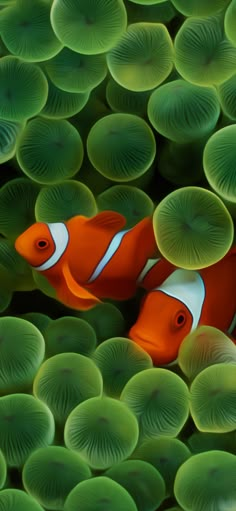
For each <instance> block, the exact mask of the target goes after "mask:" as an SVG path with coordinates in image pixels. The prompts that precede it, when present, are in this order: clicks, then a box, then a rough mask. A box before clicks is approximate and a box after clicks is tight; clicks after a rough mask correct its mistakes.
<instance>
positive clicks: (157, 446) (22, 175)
mask: <svg viewBox="0 0 236 511" xmlns="http://www.w3.org/2000/svg"><path fill="white" fill-rule="evenodd" d="M235 27H236V0H0V510H1V511H46V510H47V511H49V510H52V511H78V510H79V511H111V510H112V511H157V510H160V511H165V510H167V511H168V510H169V511H208V510H209V511H235V509H236V461H235V455H236V448H235V445H236V405H235V403H236V341H235V338H236V332H235V330H233V328H232V329H231V330H230V333H229V332H226V331H225V330H224V331H223V330H222V331H221V330H219V329H217V328H215V327H213V326H211V325H205V324H201V325H200V326H196V328H194V329H193V330H192V331H191V332H188V333H187V335H185V337H184V339H183V341H182V342H181V345H180V348H179V351H178V357H177V358H176V360H173V361H172V362H171V363H170V364H169V365H166V366H161V367H160V366H158V365H157V364H154V362H153V360H152V358H151V357H150V355H149V354H148V353H147V352H146V351H145V349H144V348H143V347H142V348H141V347H140V346H139V344H138V343H136V342H133V341H132V340H131V339H129V338H128V332H129V330H130V328H131V327H132V325H134V324H135V322H136V321H137V318H138V315H139V310H140V304H142V303H145V302H143V299H144V300H145V289H144V288H143V289H142V288H140V287H138V286H137V288H136V293H135V294H134V295H133V296H132V297H131V298H130V299H129V300H125V301H118V300H114V299H113V298H112V299H111V297H109V296H107V297H106V299H104V300H102V301H101V302H100V303H99V304H98V305H96V306H94V307H92V308H90V309H88V310H76V309H72V308H71V307H70V306H67V305H66V300H65V303H62V302H61V301H60V300H59V298H58V296H57V294H56V288H57V287H59V288H61V286H62V285H63V282H62V280H61V276H60V277H59V276H58V273H57V268H58V267H57V266H55V267H54V270H55V273H54V274H53V278H52V279H51V281H50V282H49V280H47V278H46V277H47V274H42V273H41V272H40V271H37V268H36V267H37V264H32V265H31V264H29V263H27V261H26V259H24V258H23V257H22V256H20V254H19V253H18V251H17V250H16V248H15V241H16V239H17V238H18V237H19V236H20V235H21V234H22V233H23V232H24V231H26V230H27V229H28V228H29V227H30V226H31V225H32V224H34V223H35V222H38V223H39V224H40V223H48V224H49V225H54V226H55V224H58V223H63V222H68V221H70V219H72V218H73V217H75V216H82V217H87V218H89V219H92V218H93V217H95V216H96V215H97V214H98V213H102V212H104V211H107V210H109V211H111V212H115V213H118V214H120V215H123V216H124V217H125V220H126V223H125V225H124V226H123V227H122V230H123V229H124V230H130V229H132V228H133V227H135V226H136V225H137V224H138V223H139V222H140V221H142V220H143V219H145V218H146V217H149V218H151V222H150V232H151V230H152V229H153V232H152V233H151V235H152V239H153V240H154V243H155V245H156V247H155V249H154V252H153V255H152V259H155V258H158V259H159V258H161V259H163V258H165V259H166V260H167V261H168V262H169V263H171V264H173V265H174V266H176V267H177V268H182V269H184V270H186V271H189V270H190V271H191V270H195V271H198V270H201V269H204V270H205V271H207V268H208V267H209V266H211V265H213V264H215V263H217V262H219V261H221V260H222V259H223V258H224V257H225V256H226V255H227V253H228V251H229V250H230V249H231V248H232V247H233V246H234V245H235V229H234V224H235V219H236V170H235V169H236V167H235V159H236V143H235V142H236V124H235V121H236V99H235V98H236V73H235V70H236V67H235V65H236V29H235ZM103 218H104V217H103ZM55 229H56V228H55ZM58 232H59V231H58ZM150 232H149V234H150ZM77 237H78V238H77V239H78V243H79V240H80V239H81V238H80V232H79V229H78V233H77ZM118 237H119V233H118ZM117 239H118V238H116V240H117ZM59 241H60V242H61V241H62V238H61V237H60V236H59ZM110 241H111V245H109V246H107V249H108V254H109V253H110V252H109V250H110V251H111V249H112V248H113V247H114V241H113V242H112V240H110ZM147 241H148V240H147V238H146V237H145V236H143V237H142V238H141V237H140V238H139V240H138V243H137V246H136V247H135V250H134V251H133V253H132V257H131V260H130V261H128V260H127V258H126V260H125V261H124V260H123V259H122V260H120V259H118V258H117V261H118V262H117V268H119V269H120V268H122V264H123V263H125V264H126V263H127V264H130V268H131V269H133V268H132V267H133V266H134V265H135V264H136V260H137V261H139V256H141V255H142V251H143V250H144V249H146V246H147ZM68 242H69V243H71V239H69V240H68ZM87 242H88V245H90V246H89V250H88V254H86V257H87V259H88V261H91V260H93V258H94V257H95V254H96V253H99V257H103V255H104V251H103V248H102V247H100V242H101V239H100V236H95V235H94V236H93V237H92V236H91V238H89V240H86V243H87ZM81 243H82V244H83V240H82V241H81ZM122 243H123V241H122ZM125 243H126V241H125V239H124V245H122V247H123V246H126V245H125ZM70 246H71V245H70ZM53 248H54V249H56V248H57V247H56V246H55V247H53ZM56 253H57V252H56ZM27 255H28V253H27V254H26V256H27ZM117 255H118V256H119V247H118V249H117V253H116V256H117ZM63 257H64V259H63V261H66V257H67V256H66V254H64V253H63ZM79 258H80V251H79V249H78V250H77V249H76V251H75V254H74V261H75V265H76V261H77V259H78V260H79ZM97 263H98V264H99V260H98V261H97ZM152 263H153V261H152V260H151V263H150V264H152ZM108 264H109V262H108ZM63 268H64V267H63ZM64 270H65V268H64ZM141 270H144V268H142V269H141ZM144 271H145V270H144ZM230 271H232V270H231V269H230ZM65 272H66V270H65ZM82 272H83V269H81V274H82ZM235 274H236V272H235V271H233V272H232V275H231V274H230V276H229V277H230V279H232V282H234V283H235V285H236V282H235ZM103 275H106V273H104V274H103V272H102V273H101V277H103ZM67 277H68V274H67ZM90 277H91V275H90ZM67 284H68V289H69V292H71V289H72V290H74V287H73V286H74V283H73V282H72V281H68V282H67ZM77 284H80V275H79V268H78V283H77ZM119 284H120V283H119V282H118V281H117V286H119ZM129 284H130V282H129ZM221 284H222V275H219V278H216V279H215V281H214V283H213V284H212V289H211V291H212V295H214V290H215V287H216V286H217V287H218V288H219V290H220V289H221ZM104 285H107V282H106V281H105V284H104ZM122 285H124V286H125V285H126V284H125V282H124V283H122ZM114 286H116V284H114ZM154 287H155V283H154ZM134 289H135V285H134ZM67 291H68V290H67ZM77 292H78V288H77ZM95 294H96V293H95ZM67 296H68V295H67ZM210 296H211V293H210V294H208V289H207V292H206V297H205V299H206V300H208V299H210V298H209V297H210ZM232 301H234V303H235V297H234V296H224V293H222V315H223V314H224V311H225V310H227V306H228V305H227V304H228V303H229V302H230V305H232ZM207 307H208V305H207ZM151 312H152V314H153V316H154V318H155V315H156V313H157V311H156V310H152V311H151ZM158 312H159V311H158ZM234 312H235V314H236V310H235V311H234ZM160 317H161V320H160V321H163V322H164V321H166V318H165V317H164V314H163V315H162V313H161V314H160ZM233 324H234V322H232V325H233ZM175 326H176V325H175ZM161 327H162V325H160V330H161ZM140 336H141V337H140V338H142V332H140ZM165 342H166V343H169V342H171V341H169V339H167V338H166V339H164V341H163V345H164V343H165ZM142 346H144V345H143V344H142Z"/></svg>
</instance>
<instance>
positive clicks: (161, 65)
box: [107, 22, 174, 92]
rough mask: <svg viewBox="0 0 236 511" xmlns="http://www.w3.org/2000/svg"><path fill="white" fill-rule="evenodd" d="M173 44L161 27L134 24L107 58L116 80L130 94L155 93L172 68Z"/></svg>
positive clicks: (165, 29)
mask: <svg viewBox="0 0 236 511" xmlns="http://www.w3.org/2000/svg"><path fill="white" fill-rule="evenodd" d="M173 60H174V55H173V43H172V39H171V37H170V34H169V32H168V30H167V28H166V27H165V25H163V24H162V23H144V22H141V23H133V24H131V25H129V26H128V29H127V31H126V32H125V33H124V34H123V35H122V36H121V38H120V39H119V41H118V43H117V45H115V46H113V48H112V49H111V50H110V51H109V52H108V54H107V64H108V68H109V71H110V73H111V75H112V77H113V78H114V80H115V81H116V82H117V83H119V85H121V86H122V87H125V88H126V89H128V90H131V91H135V92H140V91H147V90H151V89H154V87H157V86H158V85H160V83H162V82H163V81H164V80H165V79H166V78H167V76H168V75H169V74H170V72H171V70H172V68H173Z"/></svg>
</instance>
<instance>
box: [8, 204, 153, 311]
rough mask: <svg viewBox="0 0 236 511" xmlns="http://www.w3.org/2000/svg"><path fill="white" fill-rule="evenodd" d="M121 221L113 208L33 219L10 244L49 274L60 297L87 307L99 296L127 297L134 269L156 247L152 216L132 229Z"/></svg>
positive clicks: (132, 288) (131, 291)
mask: <svg viewBox="0 0 236 511" xmlns="http://www.w3.org/2000/svg"><path fill="white" fill-rule="evenodd" d="M125 223H126V220H125V218H124V217H123V215H121V214H119V213H116V212H113V211H103V212H101V213H98V214H97V215H95V216H94V217H92V218H87V217H85V216H81V215H79V216H75V217H73V218H71V219H70V220H68V221H66V222H58V223H42V222H36V223H35V224H33V225H31V227H29V228H28V229H27V230H26V231H25V232H23V234H21V235H20V236H19V237H18V238H17V239H16V242H15V248H16V250H17V252H18V253H19V254H20V255H21V256H22V257H24V258H25V259H26V261H27V262H28V263H29V264H30V265H31V266H32V267H33V268H34V269H35V270H37V271H39V272H41V273H42V274H43V275H44V276H45V277H46V278H47V279H48V281H49V283H50V284H51V285H52V286H53V287H54V289H55V290H56V294H57V298H58V299H59V300H60V301H61V302H62V303H64V304H65V305H67V306H68V307H71V308H74V309H78V310H86V309H89V308H91V307H93V306H94V305H96V304H97V303H98V302H100V301H101V300H100V299H102V298H111V299H115V300H125V299H128V298H131V297H132V296H133V295H134V294H135V292H136V289H137V283H136V281H137V278H138V275H139V274H140V272H141V270H142V268H143V267H144V266H145V264H146V261H147V260H148V259H149V258H150V257H152V256H153V254H154V253H155V251H156V242H155V238H154V234H153V227H152V218H151V217H146V218H144V219H143V220H141V221H140V222H139V223H138V224H136V225H135V226H134V227H133V228H131V229H124V226H125Z"/></svg>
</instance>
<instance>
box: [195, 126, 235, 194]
mask: <svg viewBox="0 0 236 511" xmlns="http://www.w3.org/2000/svg"><path fill="white" fill-rule="evenodd" d="M235 136H236V126H235V125H234V124H232V125H231V126H226V127H224V128H222V129H220V130H218V131H217V132H216V133H214V134H213V135H212V136H211V137H210V138H209V139H208V141H207V143H206V145H205V149H204V153H203V167H204V171H205V175H206V178H207V180H208V182H209V184H210V186H212V188H213V190H215V191H216V193H217V194H219V195H220V196H221V197H222V198H223V199H226V200H229V201H232V202H234V203H235V202H236V199H235V197H236V171H235V154H236V146H235Z"/></svg>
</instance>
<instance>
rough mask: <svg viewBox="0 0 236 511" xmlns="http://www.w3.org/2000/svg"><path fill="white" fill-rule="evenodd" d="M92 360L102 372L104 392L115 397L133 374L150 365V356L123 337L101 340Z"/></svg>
mask: <svg viewBox="0 0 236 511" xmlns="http://www.w3.org/2000/svg"><path fill="white" fill-rule="evenodd" d="M93 360H94V361H95V363H96V364H97V366H98V367H99V369H100V371H101V373H102V378H103V385H104V391H105V393H106V394H107V395H108V396H112V397H117V398H118V397H119V396H120V394H121V392H122V390H123V388H124V386H125V385H126V383H127V382H128V381H129V380H130V378H131V377H132V376H133V375H134V374H137V373H138V372H140V371H143V370H144V369H149V368H150V367H152V360H151V357H149V355H148V354H147V353H146V352H145V351H144V350H142V348H140V347H139V346H138V345H137V344H135V343H133V342H132V341H130V340H129V339H126V338H125V337H113V338H112V339H107V340H106V341H104V342H102V343H101V344H100V345H99V346H98V347H97V349H96V350H95V352H94V353H93Z"/></svg>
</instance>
